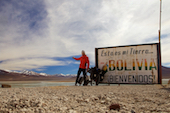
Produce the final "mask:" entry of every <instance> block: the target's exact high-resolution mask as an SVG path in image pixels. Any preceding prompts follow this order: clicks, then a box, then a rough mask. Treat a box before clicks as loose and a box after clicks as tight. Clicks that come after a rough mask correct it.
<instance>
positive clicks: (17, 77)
mask: <svg viewBox="0 0 170 113" xmlns="http://www.w3.org/2000/svg"><path fill="white" fill-rule="evenodd" d="M75 76H76V75H74V74H66V75H64V74H55V75H49V74H46V73H36V72H33V71H27V70H24V71H21V72H18V71H11V70H1V69H0V81H75Z"/></svg>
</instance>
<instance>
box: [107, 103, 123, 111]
mask: <svg viewBox="0 0 170 113" xmlns="http://www.w3.org/2000/svg"><path fill="white" fill-rule="evenodd" d="M109 109H110V110H118V111H119V110H120V105H119V104H111V105H110V106H109Z"/></svg>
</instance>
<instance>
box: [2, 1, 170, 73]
mask: <svg viewBox="0 0 170 113" xmlns="http://www.w3.org/2000/svg"><path fill="white" fill-rule="evenodd" d="M159 3H160V1H159V0H151V1H148V0H83V1H80V0H0V39H1V40H0V69H8V70H18V71H22V70H32V71H36V72H39V73H40V72H44V73H47V74H57V73H63V74H76V73H77V70H78V66H79V62H78V61H75V60H74V59H72V57H73V56H75V57H79V56H80V55H81V50H85V51H86V54H87V56H88V57H89V59H90V67H92V66H94V64H95V53H94V51H95V48H96V47H107V46H120V45H133V44H143V43H157V42H158V40H157V39H158V29H159ZM169 4H170V1H169V0H163V4H162V6H163V8H162V40H161V41H162V48H161V50H162V64H163V65H164V66H167V67H170V49H168V48H169V44H170V32H169V31H170V15H169V11H170V7H169Z"/></svg>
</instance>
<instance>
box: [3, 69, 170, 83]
mask: <svg viewBox="0 0 170 113" xmlns="http://www.w3.org/2000/svg"><path fill="white" fill-rule="evenodd" d="M75 78H76V74H66V75H64V74H55V75H49V74H46V73H36V72H33V71H27V70H24V71H21V72H18V71H10V70H1V69H0V81H36V80H37V81H75ZM162 78H163V79H170V68H168V67H163V66H162Z"/></svg>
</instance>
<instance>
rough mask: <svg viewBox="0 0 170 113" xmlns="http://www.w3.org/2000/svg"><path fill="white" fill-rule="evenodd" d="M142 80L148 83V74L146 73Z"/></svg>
mask: <svg viewBox="0 0 170 113" xmlns="http://www.w3.org/2000/svg"><path fill="white" fill-rule="evenodd" d="M144 82H145V83H148V76H147V75H144Z"/></svg>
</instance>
